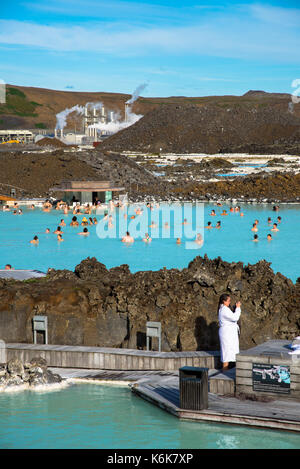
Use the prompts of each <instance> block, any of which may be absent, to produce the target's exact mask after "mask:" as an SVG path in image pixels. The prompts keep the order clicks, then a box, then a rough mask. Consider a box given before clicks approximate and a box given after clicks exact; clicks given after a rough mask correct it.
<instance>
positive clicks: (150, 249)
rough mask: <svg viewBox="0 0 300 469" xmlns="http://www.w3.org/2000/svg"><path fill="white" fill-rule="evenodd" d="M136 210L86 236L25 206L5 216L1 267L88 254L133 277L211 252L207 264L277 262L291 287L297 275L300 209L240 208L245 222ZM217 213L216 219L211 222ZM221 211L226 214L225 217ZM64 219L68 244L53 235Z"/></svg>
mask: <svg viewBox="0 0 300 469" xmlns="http://www.w3.org/2000/svg"><path fill="white" fill-rule="evenodd" d="M136 207H137V205H132V206H130V207H129V208H128V217H127V220H125V218H124V211H120V212H119V211H118V210H116V211H115V212H113V227H112V228H110V229H108V227H107V223H106V225H104V224H103V222H101V223H100V224H99V225H97V227H98V228H97V227H96V226H89V227H88V230H89V232H90V235H89V236H88V237H83V236H80V235H78V233H79V232H81V231H82V229H83V227H79V228H72V227H70V226H69V224H70V221H71V219H72V217H73V215H72V214H71V213H70V214H69V215H67V216H64V215H63V214H62V213H61V212H58V211H56V210H53V211H52V212H50V213H45V212H43V211H41V210H40V209H35V210H30V209H27V208H23V215H13V214H12V212H0V261H1V263H2V265H1V268H3V267H4V265H5V264H7V263H9V264H11V265H12V266H13V267H14V268H17V269H37V270H41V271H44V272H46V271H47V269H48V268H49V267H53V268H56V269H71V270H73V269H74V267H75V266H76V265H77V264H78V263H80V261H81V260H82V259H85V258H86V257H88V256H90V257H96V258H97V259H98V260H99V261H100V262H102V263H104V264H105V265H106V266H107V268H111V267H114V266H118V265H120V264H128V265H129V266H130V269H131V271H132V272H136V271H139V270H158V269H161V268H163V267H167V268H184V267H187V265H188V263H189V262H190V261H191V260H193V259H194V257H195V256H197V255H201V256H203V255H204V254H205V253H207V255H208V256H209V257H210V258H215V257H217V256H221V257H222V258H223V259H224V260H226V261H228V262H231V261H235V262H238V261H243V262H244V263H246V264H247V263H251V264H253V263H256V262H257V261H259V260H260V259H266V260H267V261H268V262H271V263H272V268H273V269H274V271H275V272H277V271H280V272H281V273H283V274H284V275H286V276H287V277H289V278H291V279H292V280H293V281H295V280H296V279H297V277H299V276H300V249H299V241H300V232H299V227H300V205H288V204H281V205H280V211H279V212H273V211H272V207H273V205H259V204H257V205H250V204H244V205H242V204H241V208H242V211H243V213H244V216H243V217H241V216H240V214H239V213H230V212H229V205H223V206H222V207H217V206H215V205H213V204H203V205H202V204H198V205H197V206H196V205H195V204H186V205H184V206H183V205H181V204H172V205H170V206H169V205H168V204H161V205H160V208H155V209H154V210H153V211H150V210H149V209H145V211H144V215H143V216H142V217H141V216H140V217H139V218H135V220H131V216H132V215H133V214H134V210H135V209H136ZM212 209H214V210H215V211H216V214H217V216H215V217H212V216H210V212H211V210H212ZM224 209H225V210H227V212H228V213H229V214H228V216H221V212H222V211H223V210H224ZM278 215H279V216H281V217H282V222H281V223H280V224H278V228H279V230H280V231H279V232H277V233H274V232H272V231H271V228H272V225H269V224H268V223H267V219H268V217H271V219H272V223H273V222H276V219H277V217H278ZM83 216H84V215H81V216H78V220H79V221H81V220H82V218H83ZM92 216H93V217H94V216H95V214H93V215H92ZM61 218H64V220H65V221H66V223H67V226H66V227H63V228H62V230H63V231H64V233H63V238H64V241H63V242H62V243H59V242H58V241H57V236H56V235H55V234H53V231H54V230H55V229H56V228H57V226H58V223H59V222H60V219H61ZM96 218H97V219H98V220H99V221H101V220H102V219H103V213H102V214H98V215H96ZM184 218H187V222H188V225H182V222H183V220H184ZM255 219H258V220H259V224H258V233H257V234H258V237H259V242H258V243H254V242H253V241H252V240H253V235H254V233H253V232H252V231H251V228H252V224H253V223H254V220H255ZM152 220H154V221H155V220H156V222H157V224H158V225H159V228H150V227H149V224H151V221H152ZM165 221H169V226H170V228H165V226H164V223H165ZM208 221H211V222H212V225H213V226H214V227H215V225H216V222H217V221H221V229H216V228H213V229H211V230H208V229H205V228H204V227H205V226H207V222H208ZM126 223H128V224H129V231H130V233H131V234H132V235H134V237H135V242H134V243H133V244H131V245H127V244H124V243H122V242H121V240H120V236H122V235H124V234H125V231H126ZM102 227H103V230H102ZM46 228H50V231H51V233H50V234H45V229H46ZM97 231H98V235H99V236H100V237H99V236H98V235H97ZM146 231H148V232H149V234H150V235H151V236H152V242H151V243H149V244H146V243H144V242H143V241H142V239H141V237H142V236H144V233H145V232H146ZM198 232H200V233H202V235H203V237H204V244H203V246H202V247H200V246H199V245H196V243H194V242H193V240H194V239H195V237H196V234H197V233H198ZM268 233H271V234H272V237H273V240H272V241H271V242H268V241H267V234H268ZM34 235H37V236H38V237H39V240H40V242H39V245H38V246H35V245H32V244H30V242H29V241H30V240H31V239H32V238H33V236H34ZM108 236H109V237H108ZM177 237H180V238H181V240H182V244H181V245H177V244H176V238H177Z"/></svg>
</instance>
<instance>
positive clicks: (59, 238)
mask: <svg viewBox="0 0 300 469" xmlns="http://www.w3.org/2000/svg"><path fill="white" fill-rule="evenodd" d="M57 241H59V242H61V241H64V239H63V237H62V235H61V234H58V235H57Z"/></svg>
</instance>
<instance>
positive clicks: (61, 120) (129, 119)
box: [55, 83, 148, 134]
mask: <svg viewBox="0 0 300 469" xmlns="http://www.w3.org/2000/svg"><path fill="white" fill-rule="evenodd" d="M147 86H148V85H147V83H142V84H141V85H139V86H138V87H137V88H136V89H135V90H134V92H133V93H132V96H131V98H130V99H129V100H128V101H126V106H125V109H126V110H125V120H121V117H120V114H116V113H114V118H113V120H112V121H110V122H98V123H96V124H91V125H89V128H92V129H98V130H99V131H100V132H105V133H111V134H114V133H116V132H119V130H122V129H126V127H129V126H131V125H133V124H135V123H136V122H137V121H138V120H140V119H141V118H142V117H143V116H142V115H140V114H135V113H134V112H132V111H131V108H132V104H133V103H134V102H135V101H136V100H137V99H138V97H139V96H140V94H141V93H142V91H143V90H144V89H145V88H146V87H147ZM86 107H90V108H92V109H97V110H99V109H101V108H102V107H103V103H101V102H96V103H86V104H85V106H80V105H78V104H76V106H73V107H71V108H67V109H64V110H63V111H61V112H59V113H58V114H56V127H55V128H56V129H57V130H58V129H59V130H63V129H64V128H65V127H66V125H67V118H68V116H69V115H70V114H72V113H73V112H76V113H77V114H78V115H82V116H83V115H84V113H85V108H86Z"/></svg>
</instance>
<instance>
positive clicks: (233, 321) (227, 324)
mask: <svg viewBox="0 0 300 469" xmlns="http://www.w3.org/2000/svg"><path fill="white" fill-rule="evenodd" d="M229 305H230V296H229V295H227V294H226V293H224V294H223V295H221V297H220V300H219V311H218V314H219V327H220V328H219V338H220V345H221V361H222V363H223V370H228V366H229V362H235V361H236V354H237V353H239V351H240V350H239V326H238V324H237V322H238V320H239V318H240V315H241V303H240V301H238V302H237V303H236V308H235V312H233V311H232V310H231V309H230V308H229Z"/></svg>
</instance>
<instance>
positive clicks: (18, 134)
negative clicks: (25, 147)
mask: <svg viewBox="0 0 300 469" xmlns="http://www.w3.org/2000/svg"><path fill="white" fill-rule="evenodd" d="M34 137H35V135H34V134H33V132H31V131H30V130H0V143H10V142H11V143H34Z"/></svg>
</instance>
